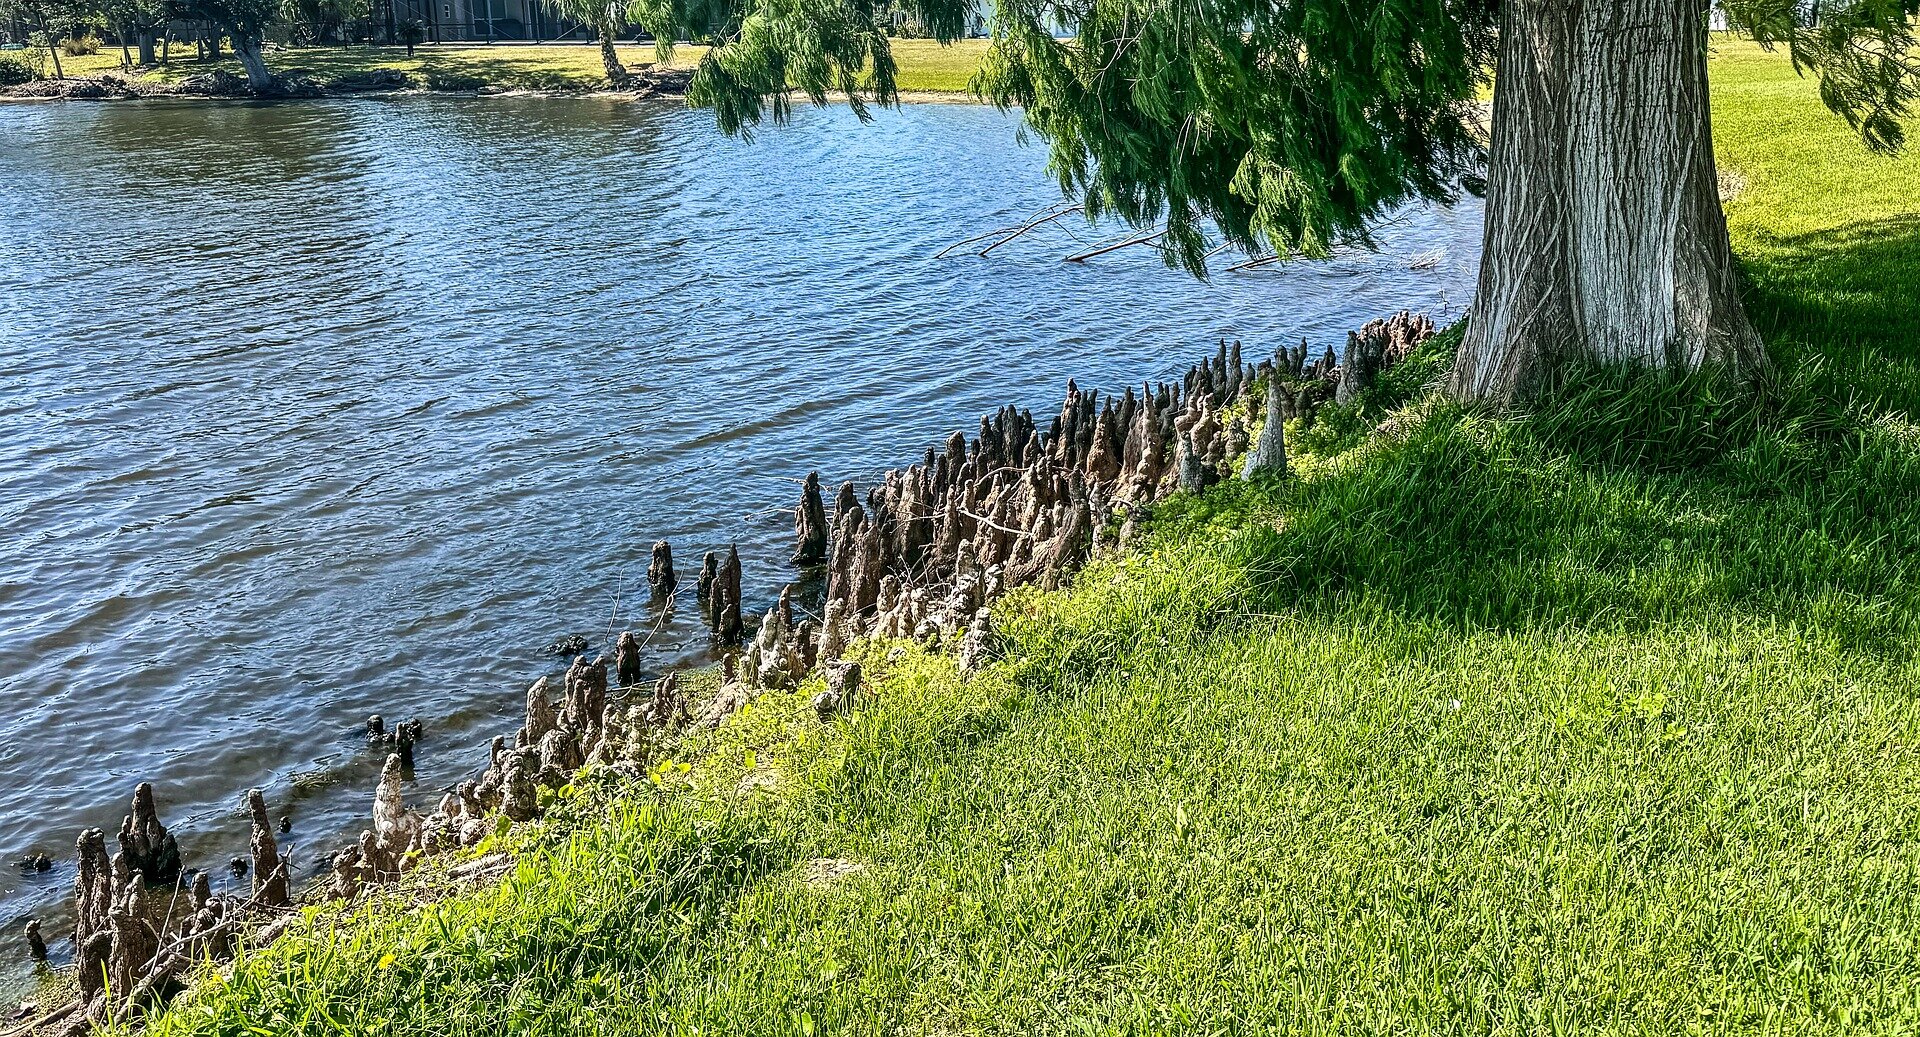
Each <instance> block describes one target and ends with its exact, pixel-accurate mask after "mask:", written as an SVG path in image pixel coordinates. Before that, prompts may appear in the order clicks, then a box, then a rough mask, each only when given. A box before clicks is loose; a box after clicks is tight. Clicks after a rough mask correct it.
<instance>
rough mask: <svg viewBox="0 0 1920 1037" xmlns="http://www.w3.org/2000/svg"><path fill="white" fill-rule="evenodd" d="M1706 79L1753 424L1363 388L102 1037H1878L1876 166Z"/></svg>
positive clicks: (1895, 893)
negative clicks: (1494, 404)
mask: <svg viewBox="0 0 1920 1037" xmlns="http://www.w3.org/2000/svg"><path fill="white" fill-rule="evenodd" d="M1712 73H1713V88H1714V98H1715V105H1716V107H1715V115H1716V117H1717V119H1718V120H1719V122H1718V128H1719V140H1720V146H1721V152H1722V158H1723V160H1724V163H1725V166H1726V168H1728V169H1730V170H1734V171H1737V172H1738V173H1739V174H1740V175H1741V176H1742V177H1744V179H1745V187H1744V189H1743V190H1742V193H1741V194H1740V195H1739V197H1738V198H1737V199H1736V200H1735V201H1734V202H1733V203H1732V205H1731V206H1730V209H1729V212H1730V220H1731V223H1732V228H1733V235H1734V241H1735V247H1736V249H1737V250H1738V253H1739V256H1740V259H1741V262H1742V265H1743V268H1744V269H1745V270H1746V271H1747V272H1748V274H1749V276H1750V277H1751V279H1752V282H1753V290H1752V295H1751V300H1752V302H1751V304H1752V307H1753V310H1754V315H1755V318H1756V321H1757V322H1758V324H1759V326H1760V328H1761V329H1762V332H1763V334H1764V335H1765V337H1766V338H1767V340H1768V342H1769V344H1770V345H1771V347H1772V348H1773V349H1774V351H1775V353H1776V355H1777V356H1778V357H1779V359H1780V361H1781V371H1780V373H1779V377H1778V379H1777V381H1776V383H1775V384H1773V385H1771V386H1770V387H1768V388H1767V389H1765V390H1764V391H1763V392H1760V393H1757V394H1742V393H1728V392H1725V391H1723V390H1721V389H1720V388H1717V387H1715V386H1713V385H1710V384H1702V383H1660V382H1654V381H1647V380H1642V381H1637V382H1631V383H1627V384H1624V385H1618V384H1611V383H1609V382H1608V381H1607V380H1605V379H1596V380H1595V381H1594V382H1592V383H1590V384H1587V385H1586V386H1585V389H1586V390H1587V391H1584V392H1576V393H1574V394H1572V395H1571V396H1570V397H1569V398H1568V399H1566V400H1564V401H1562V402H1560V403H1558V404H1555V405H1552V406H1544V407H1542V408H1540V409H1539V410H1538V411H1536V412H1534V413H1530V414H1523V415H1512V416H1505V417H1494V416H1488V415H1484V414H1475V413H1470V412H1465V411H1463V410H1461V409H1460V408H1458V407H1455V406H1452V405H1449V404H1447V403H1446V402H1444V401H1440V400H1434V399H1431V398H1424V399H1423V398H1422V396H1421V386H1420V385H1419V384H1418V382H1417V381H1413V382H1407V381H1398V382H1397V383H1396V385H1394V386H1387V387H1383V388H1382V390H1380V391H1379V393H1378V395H1377V396H1376V397H1375V398H1373V399H1371V400H1369V401H1368V402H1367V403H1366V404H1364V407H1365V408H1367V409H1363V410H1359V411H1341V410H1338V409H1334V410H1330V411H1328V412H1327V413H1326V416H1325V417H1324V419H1323V420H1322V421H1320V422H1319V423H1317V424H1315V425H1314V426H1312V427H1311V428H1305V427H1301V426H1299V425H1298V424H1297V423H1296V424H1295V426H1293V427H1292V428H1291V429H1290V430H1289V432H1290V438H1291V439H1292V441H1293V444H1294V447H1295V450H1296V461H1297V465H1298V477H1297V478H1294V479H1291V480H1288V481H1285V482H1261V483H1257V484H1254V485H1249V484H1247V483H1244V482H1240V481H1238V480H1234V481H1231V482H1228V483H1226V484H1225V485H1223V486H1220V487H1218V488H1216V489H1215V490H1213V491H1211V492H1209V493H1207V494H1205V495H1203V496H1201V497H1198V498H1195V497H1187V496H1180V497H1176V498H1175V499H1174V500H1173V501H1171V502H1168V503H1166V504H1163V505H1162V506H1160V507H1159V508H1157V509H1156V510H1155V513H1154V515H1153V516H1152V519H1151V536H1150V539H1149V541H1148V542H1147V543H1146V544H1145V545H1144V547H1143V548H1142V549H1141V550H1139V551H1138V552H1136V553H1135V554H1133V555H1131V556H1129V557H1126V558H1123V559H1114V560H1106V561H1101V562H1098V563H1096V564H1094V565H1093V566H1092V567H1090V568H1089V569H1088V570H1087V571H1086V572H1084V573H1083V574H1081V575H1080V576H1079V577H1078V578H1077V579H1076V581H1075V583H1074V585H1073V586H1072V587H1071V588H1070V589H1069V590H1067V591H1064V592H1056V593H1050V594H1043V593H1022V594H1019V595H1016V596H1015V597H1013V598H1012V599H1010V600H1008V601H1006V602H1005V603H1003V604H1002V605H1000V606H998V607H997V608H996V612H995V616H996V625H997V627H998V630H999V632H1000V635H1001V639H1002V640H1001V643H1000V648H1001V653H1002V658H1001V659H1000V661H999V662H997V663H996V664H995V665H993V666H992V667H990V668H989V669H988V670H987V671H986V672H984V673H983V674H981V675H978V676H976V677H973V678H964V677H963V676H962V675H961V674H959V673H958V672H957V671H956V669H955V668H954V665H953V663H952V661H951V660H950V659H949V658H946V657H930V656H925V655H922V654H920V653H919V652H918V651H917V650H910V649H906V648H901V649H900V650H899V651H898V652H897V653H896V652H894V651H892V650H891V646H887V645H881V646H877V647H875V648H873V649H871V650H870V652H869V654H868V655H867V657H866V662H867V663H868V664H869V666H870V669H871V672H872V673H873V675H874V685H873V691H874V694H873V695H872V696H871V697H870V698H869V699H868V700H867V704H866V706H865V708H864V709H863V710H862V711H861V712H859V713H858V714H857V715H856V716H855V717H854V718H853V719H852V720H847V721H840V722H836V723H833V724H829V725H822V724H821V723H820V722H819V721H818V720H816V719H814V718H813V716H812V713H811V710H810V709H809V708H808V707H807V696H808V694H809V693H811V692H812V691H813V690H815V689H814V688H813V687H808V688H806V689H803V690H802V691H800V692H798V693H794V692H786V693H772V694H769V695H766V696H764V697H762V698H761V699H759V700H758V701H756V702H755V703H754V704H753V706H752V708H751V710H750V711H749V712H747V713H745V714H743V715H740V716H738V717H736V718H735V719H734V720H733V721H732V722H730V723H729V724H728V725H727V726H725V727H723V728H722V729H720V730H719V731H717V732H714V733H711V734H707V735H701V736H698V737H696V738H694V739H692V740H690V741H688V742H687V743H685V744H682V745H679V746H676V747H674V748H673V749H672V752H673V753H674V756H675V759H676V760H677V762H678V763H679V764H680V765H679V766H673V765H668V766H663V767H656V769H654V770H653V771H652V772H651V776H650V778H649V779H648V780H644V781H637V782H627V783H615V782H613V781H611V780H609V779H606V778H604V777H603V778H601V779H598V780H597V782H596V783H595V785H594V788H593V792H592V794H580V792H579V790H576V793H575V794H574V795H572V796H569V797H565V798H564V799H563V800H562V803H561V807H560V810H559V811H558V812H557V814H556V816H555V817H554V818H553V819H552V820H551V822H550V823H549V827H548V829H547V830H546V831H545V832H544V833H527V834H523V835H521V836H519V837H516V838H519V839H521V840H522V846H523V848H524V850H525V853H524V855H523V857H522V858H521V863H520V866H519V869H518V870H517V871H516V872H515V873H513V874H512V875H510V876H509V877H508V878H507V880H506V881H505V882H504V883H502V884H501V885H499V886H496V887H489V888H485V889H480V890H475V891H470V892H464V893H461V894H458V895H455V896H452V897H449V898H447V899H444V900H441V901H439V902H437V903H434V904H431V905H429V906H426V907H423V908H418V909H412V908H410V906H409V905H408V904H407V902H406V900H405V898H404V896H395V897H394V898H393V899H392V900H390V901H386V902H383V903H381V904H377V905H376V906H375V907H374V908H372V909H369V910H366V911H363V912H361V913H359V914H358V915H356V916H354V917H351V918H349V919H347V920H345V921H338V922H337V921H335V920H332V919H329V918H326V917H322V918H320V919H318V920H316V921H315V922H314V924H312V925H311V926H310V927H307V928H305V929H302V930H301V931H298V932H296V933H295V934H294V935H293V936H292V937H290V938H289V939H287V940H285V941H283V942H281V943H280V944H278V945H276V946H274V947H271V948H268V949H266V950H265V951H263V952H261V953H258V954H255V955H251V956H249V957H247V958H244V959H243V960H241V961H239V962H237V963H235V964H234V965H233V966H232V967H231V969H228V970H225V971H223V972H221V973H219V974H217V975H208V976H207V977H206V981H205V985H204V986H203V987H202V988H201V989H199V990H198V991H197V992H195V993H194V994H192V995H189V996H188V997H187V998H186V999H184V1000H183V1001H181V1002H180V1003H178V1004H176V1005H175V1006H174V1007H173V1008H172V1009H171V1010H170V1011H169V1012H167V1013H166V1014H165V1015H163V1016H162V1017H161V1018H159V1019H157V1020H156V1021H154V1023H153V1025H152V1027H151V1029H150V1032H151V1033H152V1034H154V1035H155V1037H166V1035H172V1034H187V1033H193V1034H222V1035H225V1034H236V1035H237V1034H281V1033H298V1034H316V1035H318V1034H336V1033H355V1034H359V1033H378V1034H407V1035H415V1034H420V1035H426V1034H447V1035H452V1034H480V1033H488V1034H492V1033H539V1034H583V1035H584V1034H600V1033H622V1034H626V1033H633V1034H674V1035H694V1034H715V1035H721V1034H724V1035H733V1034H741V1035H761V1034H769V1035H793V1037H820V1035H827V1034H834V1035H842V1034H844V1035H849V1037H855V1035H857V1037H867V1035H892V1034H900V1035H921V1037H935V1035H937V1037H960V1035H988V1034H994V1035H1000V1034H1004V1035H1009V1037H1011V1035H1033V1034H1048V1035H1061V1037H1067V1035H1107V1034H1181V1035H1184V1034H1206V1035H1213V1034H1233V1035H1243V1034H1244V1035H1265V1034H1326V1035H1340V1037H1349V1035H1363V1034H1364V1035H1374V1034H1377V1035H1383V1037H1384V1035H1396V1037H1398V1035H1405V1034H1447V1035H1454V1034H1476V1035H1477V1034H1501V1035H1509V1034H1510V1035H1515V1037H1519V1035H1527V1037H1532V1035H1546V1034H1607V1035H1629V1034H1631V1035H1639V1034H1649V1035H1654V1034H1657V1035H1669V1034H1671V1035H1696V1034H1697V1035H1715V1034H1738V1035H1789V1034H1792V1035H1798V1034H1834V1035H1854V1034H1886V1035H1894V1034H1901V1035H1906V1034H1914V1033H1916V1032H1920V996H1916V990H1917V989H1920V987H1917V984H1920V661H1917V660H1916V654H1915V645H1916V644H1917V643H1920V561H1917V560H1916V559H1920V423H1916V422H1915V421H1914V420H1913V415H1914V414H1915V413H1916V412H1920V366H1917V365H1916V361H1915V358H1916V354H1917V353H1920V334H1917V332H1920V327H1917V326H1916V322H1917V321H1920V300H1916V292H1917V288H1916V285H1917V278H1916V273H1915V272H1916V270H1920V255H1917V254H1916V249H1920V225H1916V219H1915V213H1916V208H1920V153H1916V154H1909V155H1907V156H1906V157H1903V158H1901V159H1898V160H1894V161H1889V160H1885V159H1880V158H1876V157H1872V156H1869V155H1868V154H1866V152H1865V150H1864V149H1863V148H1862V147H1861V146H1860V145H1859V144H1858V143H1857V141H1855V140H1853V138H1852V137H1851V136H1850V135H1849V134H1848V133H1847V131H1846V129H1845V128H1844V126H1842V125H1841V124H1840V123H1839V122H1838V120H1836V119H1834V118H1833V117H1832V116H1830V115H1828V114H1827V113H1826V112H1825V111H1824V109H1822V108H1821V107H1820V106H1819V102H1818V99H1817V97H1816V94H1815V87H1814V86H1813V85H1812V84H1810V83H1807V82H1805V81H1802V80H1799V79H1797V78H1796V77H1795V76H1794V75H1793V73H1792V71H1791V70H1790V69H1789V68H1788V67H1787V65H1786V63H1785V61H1784V60H1783V59H1781V58H1779V57H1768V56H1762V55H1759V54H1758V53H1757V52H1755V51H1754V50H1753V49H1752V48H1750V47H1744V46H1736V45H1728V46H1726V47H1724V48H1723V50H1722V53H1721V54H1720V55H1719V56H1717V57H1716V59H1715V60H1714V62H1713V65H1712ZM936 172H937V171H936ZM1196 351H1197V350H1196ZM1446 355H1447V350H1446V345H1445V343H1444V342H1443V343H1441V344H1440V345H1439V346H1438V348H1433V349H1430V350H1429V351H1428V352H1427V355H1425V356H1423V357H1422V358H1420V359H1421V360H1422V361H1423V362H1429V363H1440V362H1444V358H1445V356H1446ZM1409 369H1410V368H1401V369H1398V370H1400V371H1402V372H1405V371H1408V370H1409ZM1070 373H1072V372H1061V374H1062V376H1063V377H1064V376H1065V375H1067V374H1070ZM1389 381H1395V379H1392V378H1390V379H1389ZM1409 399H1413V400H1420V401H1421V402H1420V403H1419V406H1420V408H1421V409H1420V410H1418V411H1413V412H1402V419H1403V420H1402V421H1401V422H1400V430H1399V432H1398V433H1396V434H1394V435H1391V436H1388V435H1374V434H1372V432H1371V430H1372V429H1373V427H1374V426H1375V425H1376V423H1378V422H1379V421H1380V420H1381V419H1383V418H1384V417H1385V416H1386V415H1387V414H1388V413H1390V412H1391V408H1393V407H1394V406H1396V405H1397V404H1399V403H1402V402H1405V401H1406V400H1409ZM951 418H952V420H953V422H954V426H955V427H958V428H965V427H967V422H968V418H969V416H968V415H952V416H951ZM663 762H664V761H663Z"/></svg>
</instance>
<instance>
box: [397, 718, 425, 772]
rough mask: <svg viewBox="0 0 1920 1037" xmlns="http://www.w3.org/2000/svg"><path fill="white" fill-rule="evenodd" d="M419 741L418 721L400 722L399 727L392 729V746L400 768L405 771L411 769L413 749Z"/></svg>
mask: <svg viewBox="0 0 1920 1037" xmlns="http://www.w3.org/2000/svg"><path fill="white" fill-rule="evenodd" d="M419 741H420V721H418V720H402V721H401V722H400V724H399V726H398V727H395V728H394V729H393V746H394V751H395V753H396V754H397V755H398V756H399V757H400V766H402V767H404V768H406V769H407V770H412V769H413V747H414V745H415V744H416V743H418V742H419Z"/></svg>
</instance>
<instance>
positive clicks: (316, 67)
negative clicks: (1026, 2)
mask: <svg viewBox="0 0 1920 1037" xmlns="http://www.w3.org/2000/svg"><path fill="white" fill-rule="evenodd" d="M617 49H618V51H619V53H620V59H621V61H623V62H625V63H626V64H627V66H628V67H629V68H639V67H640V66H643V65H648V64H652V63H653V61H654V58H655V54H654V49H653V46H652V45H651V44H647V45H638V44H626V45H622V46H620V47H619V48H617ZM985 49H986V48H985V41H983V40H963V41H960V42H958V43H956V44H954V45H953V46H951V47H941V46H939V45H938V44H936V43H934V42H932V41H930V40H895V41H893V52H894V56H895V58H896V60H897V61H898V63H899V66H900V68H899V76H898V83H899V87H900V89H901V90H903V91H909V92H926V93H962V92H964V91H965V90H966V89H967V82H968V80H969V79H970V78H971V77H972V76H973V73H974V71H975V70H976V69H977V68H978V67H979V64H980V57H981V55H982V54H983V53H985ZM705 52H706V48H705V47H692V46H688V47H680V48H677V49H676V50H675V52H674V59H673V65H674V67H677V68H692V67H693V66H694V65H696V64H697V63H698V62H699V60H700V56H701V55H702V54H704V53H705ZM62 60H63V62H64V64H65V68H66V71H67V74H68V75H69V76H84V75H97V74H99V73H102V72H118V71H119V70H120V52H119V50H118V48H103V49H102V50H101V52H100V53H98V54H93V55H89V56H86V57H78V58H63V59H62ZM267 61H268V64H269V65H271V66H272V68H273V70H274V71H275V72H276V73H279V74H283V75H284V74H294V73H298V74H302V75H307V76H311V77H313V78H315V79H318V80H320V81H322V82H327V81H330V80H333V79H338V78H342V77H345V76H351V75H359V74H364V73H368V72H382V71H398V72H406V73H408V74H410V75H412V76H414V78H415V79H416V80H417V81H418V82H419V83H421V84H422V85H427V86H431V87H433V88H435V89H447V90H472V89H477V88H479V87H482V86H500V87H506V88H508V89H513V90H593V89H602V88H604V87H605V86H606V71H605V69H604V67H603V66H602V65H601V63H600V51H599V48H598V47H597V46H586V45H568V44H550V45H543V46H520V45H512V46H485V45H459V44H447V45H443V46H433V47H424V46H423V47H419V48H417V49H416V50H415V52H414V56H413V57H412V58H409V57H407V56H406V50H405V49H404V48H401V47H303V48H295V49H283V50H278V51H274V52H271V53H269V54H268V55H267ZM216 68H217V69H224V70H225V71H228V72H232V73H235V74H239V73H240V65H239V63H238V62H237V61H234V60H233V59H232V58H223V59H222V60H220V61H217V62H214V61H196V60H194V59H193V51H192V48H191V47H188V48H187V50H186V54H185V55H184V56H182V55H181V54H180V52H179V49H178V48H176V49H175V53H174V57H173V61H172V62H171V64H169V65H167V66H165V67H162V68H156V69H152V70H149V71H147V72H145V73H144V74H145V75H146V76H148V77H150V78H153V79H156V80H159V81H162V82H179V81H180V80H182V79H185V78H187V77H188V76H193V75H199V74H202V73H205V72H210V71H212V70H214V69H216ZM49 74H51V69H49Z"/></svg>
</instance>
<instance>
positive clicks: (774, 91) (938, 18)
mask: <svg viewBox="0 0 1920 1037" xmlns="http://www.w3.org/2000/svg"><path fill="white" fill-rule="evenodd" d="M1000 2H1005V0H1000ZM971 6H972V5H971V0H901V2H892V0H631V2H630V4H629V6H628V7H627V17H628V19H629V20H631V21H633V22H636V23H637V24H639V25H640V26H641V27H642V28H644V29H646V30H647V32H648V33H649V34H651V35H652V36H653V38H654V39H655V40H657V41H658V50H659V56H660V59H661V60H662V61H666V60H669V59H671V58H672V56H673V44H674V41H675V40H690V41H692V42H694V43H701V44H707V45H708V46H709V47H710V49H709V50H708V51H707V53H706V55H705V56H704V57H702V58H701V59H700V66H699V68H698V69H697V70H696V71H695V72H694V76H693V82H692V83H691V84H690V85H689V86H688V94H687V96H688V99H689V100H690V101H692V102H693V103H695V104H700V105H706V106H708V107H711V108H712V109H713V110H714V115H715V116H716V118H717V120H718V121H719V124H720V128H721V129H723V130H725V131H726V132H728V133H740V132H744V131H747V130H750V129H751V128H752V127H753V126H755V125H757V124H758V123H759V122H760V120H761V118H762V116H763V115H766V116H770V117H771V118H773V119H774V121H776V122H781V121H784V120H786V119H787V117H788V116H789V115H790V114H791V113H792V107H791V98H790V97H789V93H790V92H792V91H798V92H799V93H801V94H803V95H805V96H806V97H807V98H808V99H810V100H812V101H813V102H814V103H815V104H826V103H827V95H828V93H829V92H832V93H838V94H841V95H843V96H844V97H845V98H846V100H847V103H848V104H849V105H850V106H851V107H852V108H853V110H854V112H855V113H856V114H857V115H859V116H860V118H862V119H865V118H867V117H868V116H869V112H868V105H869V104H870V103H874V102H877V103H879V104H881V105H892V104H895V103H897V101H898V100H899V90H898V88H897V86H896V83H895V79H894V77H895V73H896V68H895V65H894V60H893V51H892V50H891V49H890V48H889V46H888V44H887V32H886V30H885V29H883V28H881V26H882V25H884V24H885V23H886V22H887V20H888V18H889V17H890V15H891V13H892V12H893V11H896V10H897V11H900V12H902V13H903V14H905V15H907V16H908V17H910V18H911V19H912V20H914V21H915V22H917V23H918V24H919V25H920V26H922V27H923V28H924V29H925V31H926V33H927V34H928V35H930V36H932V37H934V38H936V39H939V40H942V41H951V40H954V39H958V38H959V37H960V36H961V34H962V33H964V32H965V31H966V18H967V14H968V12H969V10H970V9H971Z"/></svg>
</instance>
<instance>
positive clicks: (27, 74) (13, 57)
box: [0, 54, 40, 87]
mask: <svg viewBox="0 0 1920 1037" xmlns="http://www.w3.org/2000/svg"><path fill="white" fill-rule="evenodd" d="M39 78H40V70H39V69H37V68H34V67H33V63H32V62H30V61H28V60H27V59H26V58H24V57H22V56H20V55H18V54H0V87H8V86H20V85H21V84H23V83H31V82H33V81H34V80H36V79H39Z"/></svg>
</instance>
